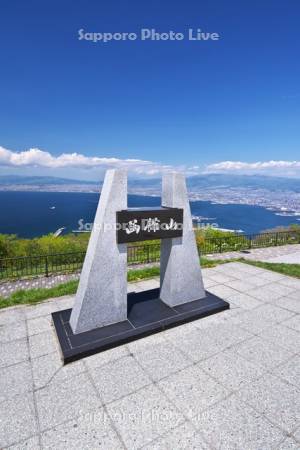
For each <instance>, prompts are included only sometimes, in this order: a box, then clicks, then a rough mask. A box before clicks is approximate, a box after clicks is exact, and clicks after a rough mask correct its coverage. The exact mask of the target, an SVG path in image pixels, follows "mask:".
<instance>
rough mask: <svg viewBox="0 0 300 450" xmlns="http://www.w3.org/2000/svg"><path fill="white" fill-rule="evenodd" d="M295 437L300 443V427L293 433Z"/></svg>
mask: <svg viewBox="0 0 300 450" xmlns="http://www.w3.org/2000/svg"><path fill="white" fill-rule="evenodd" d="M293 437H294V438H295V439H296V440H297V442H299V443H300V427H298V428H297V429H296V430H295V431H294V432H293Z"/></svg>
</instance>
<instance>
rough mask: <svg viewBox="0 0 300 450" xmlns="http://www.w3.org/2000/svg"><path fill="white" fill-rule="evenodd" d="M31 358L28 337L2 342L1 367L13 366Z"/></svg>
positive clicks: (0, 350) (0, 351) (0, 346)
mask: <svg viewBox="0 0 300 450" xmlns="http://www.w3.org/2000/svg"><path fill="white" fill-rule="evenodd" d="M28 358H29V353H28V345H27V340H26V339H18V340H17V341H11V342H6V343H3V344H0V367H6V366H11V365H12V364H17V363H19V362H22V361H26V360H28Z"/></svg>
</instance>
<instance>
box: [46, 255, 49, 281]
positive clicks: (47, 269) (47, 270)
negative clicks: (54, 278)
mask: <svg viewBox="0 0 300 450" xmlns="http://www.w3.org/2000/svg"><path fill="white" fill-rule="evenodd" d="M45 275H46V277H49V267H48V256H45Z"/></svg>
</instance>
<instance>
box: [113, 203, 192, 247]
mask: <svg viewBox="0 0 300 450" xmlns="http://www.w3.org/2000/svg"><path fill="white" fill-rule="evenodd" d="M182 228H183V209H179V208H164V207H159V208H138V209H135V208H132V209H125V210H122V211H118V212H117V242H118V244H125V243H127V242H137V241H146V240H149V239H166V238H175V237H181V236H182Z"/></svg>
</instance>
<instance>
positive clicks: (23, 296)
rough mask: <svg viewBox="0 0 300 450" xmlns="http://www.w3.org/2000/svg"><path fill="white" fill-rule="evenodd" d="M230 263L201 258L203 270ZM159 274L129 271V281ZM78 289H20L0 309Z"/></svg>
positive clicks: (73, 285) (67, 286)
mask: <svg viewBox="0 0 300 450" xmlns="http://www.w3.org/2000/svg"><path fill="white" fill-rule="evenodd" d="M230 261H232V260H230ZM230 261H229V260H226V261H224V260H209V259H206V258H201V266H202V268H208V267H215V266H216V265H218V264H225V263H227V262H230ZM159 273H160V270H159V266H155V267H149V268H144V269H130V270H128V276H127V279H128V281H131V282H133V281H140V280H145V279H149V278H153V277H157V276H159ZM77 287H78V280H72V281H68V282H67V283H62V284H59V285H58V286H54V287H51V288H35V289H26V290H25V289H20V290H19V291H16V292H14V293H13V294H11V295H10V296H9V297H8V298H1V297H0V309H2V308H7V307H8V306H14V305H34V304H35V303H39V302H41V301H43V300H47V299H48V298H52V297H61V296H63V295H72V294H75V293H76V290H77Z"/></svg>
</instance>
